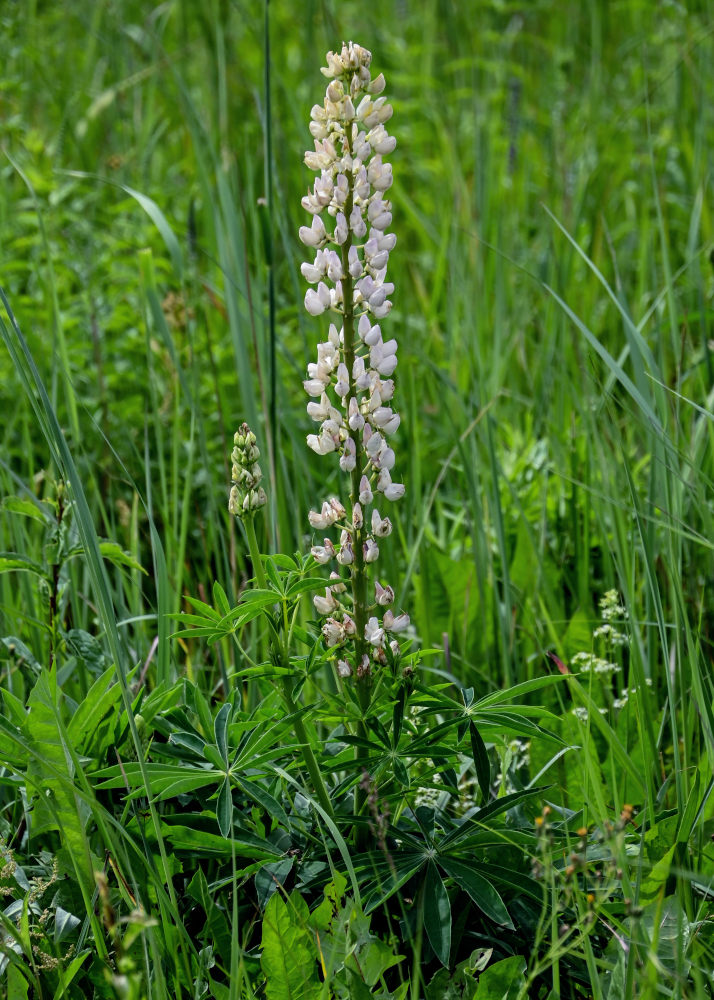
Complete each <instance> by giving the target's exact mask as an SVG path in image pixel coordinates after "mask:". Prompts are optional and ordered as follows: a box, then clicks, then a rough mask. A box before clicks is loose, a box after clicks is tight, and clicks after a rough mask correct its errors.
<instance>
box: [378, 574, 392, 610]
mask: <svg viewBox="0 0 714 1000" xmlns="http://www.w3.org/2000/svg"><path fill="white" fill-rule="evenodd" d="M374 599H375V600H376V602H377V604H381V605H382V606H384V605H386V604H392V603H393V601H394V591H393V590H392V588H391V587H390V586H389V585H387V586H386V587H383V586H382V584H381V583H380V582H379V580H375V581H374Z"/></svg>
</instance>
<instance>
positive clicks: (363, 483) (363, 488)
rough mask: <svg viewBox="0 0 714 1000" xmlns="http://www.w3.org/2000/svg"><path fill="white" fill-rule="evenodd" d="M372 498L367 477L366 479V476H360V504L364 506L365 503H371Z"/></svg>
mask: <svg viewBox="0 0 714 1000" xmlns="http://www.w3.org/2000/svg"><path fill="white" fill-rule="evenodd" d="M372 499H373V494H372V488H371V486H370V485H369V479H367V477H366V476H362V478H361V479H360V481H359V502H360V503H361V504H362V506H363V507H366V506H367V504H370V503H372Z"/></svg>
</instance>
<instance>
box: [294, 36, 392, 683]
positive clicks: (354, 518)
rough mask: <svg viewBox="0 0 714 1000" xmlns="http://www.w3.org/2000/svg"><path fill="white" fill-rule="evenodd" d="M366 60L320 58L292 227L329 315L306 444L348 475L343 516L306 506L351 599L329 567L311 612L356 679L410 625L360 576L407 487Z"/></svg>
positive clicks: (388, 238) (346, 51) (356, 53)
mask: <svg viewBox="0 0 714 1000" xmlns="http://www.w3.org/2000/svg"><path fill="white" fill-rule="evenodd" d="M371 60H372V56H371V53H370V52H368V51H367V50H366V49H364V48H362V47H361V46H360V45H356V44H354V43H352V42H350V43H349V44H343V46H342V49H341V51H340V52H338V53H334V52H328V54H327V66H326V67H324V68H323V69H322V73H323V75H324V76H326V77H327V78H328V80H329V81H330V82H329V84H328V86H327V90H326V93H325V99H324V102H323V104H322V105H315V106H314V107H313V108H312V112H311V123H310V132H311V134H312V137H313V139H314V150H309V151H308V152H307V153H306V154H305V163H306V164H307V166H308V167H310V168H311V169H312V170H316V171H319V176H318V177H317V179H316V180H315V182H314V185H313V188H312V190H311V191H310V192H309V193H308V194H307V195H306V196H305V197H304V198H303V200H302V205H303V208H305V209H306V210H307V211H308V212H309V213H310V214H311V215H312V222H311V225H310V226H302V227H301V228H300V232H299V236H300V239H301V241H302V242H303V243H304V244H305V246H307V247H310V248H312V249H314V250H315V257H314V259H313V260H311V261H307V262H305V263H304V264H303V265H302V267H301V271H302V274H303V276H304V277H305V278H306V280H307V281H308V283H309V284H310V285H311V286H313V287H310V288H309V289H308V291H307V292H306V294H305V308H306V309H307V311H308V312H309V313H310V315H312V316H320V315H321V314H322V313H324V312H326V311H328V310H329V311H330V312H332V313H334V314H336V317H337V319H336V321H335V322H334V323H331V324H330V327H329V331H328V335H327V339H326V340H325V341H324V342H323V343H320V344H318V348H317V360H316V362H314V363H312V364H310V365H308V370H307V375H308V377H307V379H306V380H305V382H304V383H303V384H304V388H305V391H306V392H307V394H308V395H309V396H310V397H311V401H310V402H309V403H308V404H307V412H308V415H309V416H310V417H311V418H312V419H313V420H314V421H316V422H317V423H319V425H320V427H319V431H318V433H316V434H310V435H308V438H307V443H308V445H309V446H310V448H312V449H313V451H315V452H317V454H319V455H327V454H329V453H331V452H334V453H335V454H336V455H338V456H339V464H340V468H341V469H342V471H343V472H346V473H347V474H348V475H349V477H350V510H349V513H348V511H347V510H346V509H345V507H344V505H343V504H342V503H341V502H340V501H339V500H338V499H337V498H335V497H333V498H332V499H330V500H328V501H326V502H325V503H323V505H322V509H321V510H320V511H311V512H310V524H311V526H312V527H313V528H314V529H316V530H321V531H324V530H327V529H330V528H336V529H337V530H338V531H339V536H338V537H337V538H336V539H331V538H324V539H322V540H320V541H319V542H318V543H317V544H315V545H314V546H313V548H312V554H313V556H314V557H315V559H316V560H317V561H318V562H319V563H322V564H327V563H330V562H332V561H333V560H334V561H336V562H337V564H338V565H339V566H340V567H341V568H342V569H343V570H344V571H346V573H347V574H348V575H349V578H350V581H351V583H352V587H351V597H350V596H342V595H346V594H347V588H346V587H345V586H344V584H343V583H342V582H341V577H340V576H339V574H335V575H336V578H337V580H338V581H339V582H338V583H337V584H332V585H331V587H329V588H328V590H327V592H326V594H325V596H324V597H322V596H320V597H317V598H315V607H316V610H317V611H318V613H319V614H321V615H325V616H327V618H326V621H325V623H324V626H323V636H324V639H325V642H326V644H327V646H328V647H330V648H331V647H340V654H341V657H342V658H340V659H338V661H337V666H338V673H339V674H340V676H343V677H345V676H348V675H349V674H350V673H352V672H355V673H356V674H357V676H358V677H362V676H364V675H366V674H368V673H369V672H370V670H371V664H372V662H373V661H377V662H381V663H385V662H387V653H386V650H387V649H389V650H391V653H392V655H393V656H398V654H399V645H398V642H397V641H396V639H394V638H390V636H392V634H396V633H398V632H400V631H403V629H404V628H406V626H407V625H408V623H409V619H408V617H407V616H406V615H403V614H402V615H398V616H395V615H394V614H393V613H392V612H391V611H386V612H385V613H384V615H383V617H382V620H381V621H380V619H379V617H378V616H377V614H374V613H373V612H376V611H380V610H381V608H383V607H384V606H386V605H388V604H391V603H392V602H393V601H394V592H393V590H392V588H391V587H389V586H382V584H380V583H379V582H378V581H376V582H375V584H374V597H373V598H372V595H371V593H370V594H369V596H368V595H367V581H366V567H368V566H369V565H370V564H371V563H374V562H376V560H377V559H378V557H379V542H380V540H381V539H382V538H386V537H387V536H388V535H389V534H390V532H391V530H392V524H391V521H390V519H389V518H388V517H383V516H382V514H381V513H380V510H379V507H378V505H377V504H378V499H379V497H380V495H381V499H382V500H386V501H394V500H398V499H399V498H400V497H401V496H403V494H404V486H403V485H402V484H401V483H398V482H394V481H393V479H392V470H393V469H394V465H395V453H394V449H393V447H392V444H391V441H390V439H391V437H392V435H394V434H395V432H396V431H397V429H398V428H399V422H400V417H399V414H398V413H397V412H396V411H395V410H394V409H393V407H392V406H391V405H390V404H391V402H392V398H393V396H394V382H393V380H392V378H391V376H392V375H393V373H394V370H395V368H396V367H397V342H396V340H394V339H388V340H386V341H385V340H384V338H383V336H382V331H381V328H380V325H379V323H380V321H381V320H382V319H384V318H385V317H386V316H387V315H388V314H389V312H390V310H391V308H392V303H391V301H390V299H389V296H390V295H391V294H392V292H393V291H394V285H393V284H392V283H391V282H389V281H387V266H388V262H389V254H390V252H391V251H392V249H393V248H394V246H395V244H396V236H394V235H393V234H391V233H388V232H387V229H388V227H389V226H390V225H391V222H392V211H391V204H390V202H389V201H388V200H387V199H386V192H387V191H388V189H389V187H390V186H391V184H392V168H391V165H390V164H388V163H385V161H384V156H385V155H387V154H389V153H391V152H392V151H393V150H394V148H395V146H396V140H395V139H394V138H393V137H392V136H390V135H389V133H388V132H387V130H386V128H385V123H386V122H387V121H389V119H390V118H391V116H392V107H391V105H389V104H388V103H387V101H386V98H385V97H383V96H377V95H379V94H381V92H382V91H383V90H384V86H385V81H384V77H383V75H382V74H380V75H379V76H377V77H375V78H374V79H372V77H371V74H370V69H369V67H370V63H371ZM338 588H341V589H338ZM349 648H351V650H352V652H351V654H350V653H348V649H349ZM350 661H351V662H350Z"/></svg>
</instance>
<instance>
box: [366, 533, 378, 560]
mask: <svg viewBox="0 0 714 1000" xmlns="http://www.w3.org/2000/svg"><path fill="white" fill-rule="evenodd" d="M362 551H363V554H364V561H365V562H366V563H372V562H376V561H377V560H378V559H379V546H378V545H377V543H376V542H375V540H374V539H373V538H368V539H367V541H366V542H365V543H364V545H363V546H362Z"/></svg>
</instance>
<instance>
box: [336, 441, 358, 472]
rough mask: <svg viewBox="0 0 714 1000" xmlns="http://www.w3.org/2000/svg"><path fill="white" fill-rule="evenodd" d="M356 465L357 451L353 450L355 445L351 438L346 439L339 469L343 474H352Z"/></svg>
mask: <svg viewBox="0 0 714 1000" xmlns="http://www.w3.org/2000/svg"><path fill="white" fill-rule="evenodd" d="M356 464H357V451H356V448H355V443H354V441H353V440H352V438H347V440H346V441H345V450H344V451H343V452H342V455H341V456H340V468H341V469H342V471H343V472H352V470H353V469H354V467H355V465H356Z"/></svg>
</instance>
